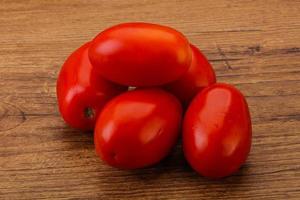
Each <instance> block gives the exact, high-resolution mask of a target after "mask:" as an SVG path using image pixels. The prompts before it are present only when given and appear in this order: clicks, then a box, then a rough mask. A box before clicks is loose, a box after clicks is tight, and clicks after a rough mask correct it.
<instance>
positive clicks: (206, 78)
mask: <svg viewBox="0 0 300 200" xmlns="http://www.w3.org/2000/svg"><path fill="white" fill-rule="evenodd" d="M191 49H192V63H191V66H190V68H189V70H188V71H187V72H186V73H185V74H184V75H183V76H182V77H181V78H180V79H179V80H176V81H174V82H172V83H170V84H167V85H166V86H165V89H167V90H168V91H169V92H171V93H172V94H174V95H175V96H176V97H177V98H179V99H180V100H181V102H182V103H183V104H184V105H188V104H189V102H190V101H191V100H192V99H193V97H194V96H195V95H196V94H197V93H198V92H199V91H201V90H202V89H203V88H205V87H207V86H209V85H211V84H213V83H215V82H216V75H215V72H214V70H213V68H212V66H211V65H210V64H209V62H208V60H207V59H206V58H205V56H204V55H203V54H202V53H201V52H200V50H199V49H198V48H197V47H195V46H194V45H191Z"/></svg>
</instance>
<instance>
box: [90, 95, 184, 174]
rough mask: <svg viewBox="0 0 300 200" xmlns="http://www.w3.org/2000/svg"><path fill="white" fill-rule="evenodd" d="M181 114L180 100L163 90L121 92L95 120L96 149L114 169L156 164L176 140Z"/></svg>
mask: <svg viewBox="0 0 300 200" xmlns="http://www.w3.org/2000/svg"><path fill="white" fill-rule="evenodd" d="M181 115H182V108H181V104H180V102H179V101H178V100H177V99H176V97H174V96H173V95H171V94H169V93H167V92H165V91H164V90H161V89H138V90H133V91H128V92H126V93H123V94H121V95H119V96H117V97H115V98H114V99H113V100H111V101H110V102H109V103H108V104H107V105H106V106H105V107H104V108H103V110H102V112H101V114H100V116H99V118H98V120H97V122H96V128H95V133H94V137H95V139H94V141H95V146H96V152H97V154H98V155H99V156H100V157H101V158H102V160H104V161H105V162H106V163H108V164H109V165H111V166H114V167H117V168H122V169H135V168H142V167H146V166H149V165H152V164H155V163H157V162H159V161H160V160H161V159H163V158H164V157H165V156H166V155H167V154H168V152H169V151H170V150H171V148H172V147H173V146H174V144H175V143H176V140H177V137H178V132H179V128H180V123H181Z"/></svg>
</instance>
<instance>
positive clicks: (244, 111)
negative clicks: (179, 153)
mask: <svg viewBox="0 0 300 200" xmlns="http://www.w3.org/2000/svg"><path fill="white" fill-rule="evenodd" d="M251 137H252V130H251V119H250V114H249V110H248V105H247V102H246V100H245V98H244V97H243V95H242V94H241V93H240V92H239V91H238V90H237V89H236V88H234V87H233V86H230V85H228V84H223V83H218V84H214V85H211V86H209V87H207V88H205V89H204V90H203V91H202V92H200V93H199V94H198V95H197V96H196V97H195V98H194V100H193V101H192V103H191V105H190V106H189V108H188V110H187V112H186V114H185V117H184V124H183V148H184V154H185V157H186V159H187V160H188V162H189V163H190V165H191V166H192V167H193V168H194V169H195V170H196V171H197V172H198V173H200V174H201V175H203V176H206V177H209V178H221V177H225V176H228V175H230V174H232V173H234V172H235V171H237V170H238V168H239V167H240V166H241V165H242V164H243V163H244V162H245V160H246V158H247V156H248V154H249V151H250V147H251Z"/></svg>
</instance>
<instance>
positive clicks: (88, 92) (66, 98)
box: [56, 43, 127, 130]
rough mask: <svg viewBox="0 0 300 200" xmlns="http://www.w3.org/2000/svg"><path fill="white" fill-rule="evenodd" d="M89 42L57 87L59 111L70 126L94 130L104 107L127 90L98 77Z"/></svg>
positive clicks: (73, 58)
mask: <svg viewBox="0 0 300 200" xmlns="http://www.w3.org/2000/svg"><path fill="white" fill-rule="evenodd" d="M89 46H90V43H86V44H84V45H83V46H81V47H80V48H79V49H77V50H76V51H75V52H73V53H72V54H71V55H70V57H69V58H68V59H67V60H66V61H65V63H64V65H63V67H62V69H61V71H60V73H59V76H58V79H57V85H56V91H57V99H58V105H59V110H60V113H61V115H62V117H63V118H64V120H65V121H66V123H67V124H69V125H70V126H72V127H74V128H79V129H83V130H91V129H93V128H94V126H95V121H96V116H97V115H98V113H99V111H100V110H101V109H102V107H103V105H104V104H105V103H106V102H107V101H108V100H110V99H111V98H112V97H114V96H115V95H117V94H119V93H121V92H122V91H125V90H126V89H127V87H124V86H119V85H116V84H114V83H111V82H108V81H106V80H104V79H103V78H101V77H98V75H95V72H94V70H93V69H94V68H93V66H92V65H91V63H90V61H89V58H88V47H89Z"/></svg>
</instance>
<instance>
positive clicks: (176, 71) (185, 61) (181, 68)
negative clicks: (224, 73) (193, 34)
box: [89, 23, 191, 86]
mask: <svg viewBox="0 0 300 200" xmlns="http://www.w3.org/2000/svg"><path fill="white" fill-rule="evenodd" d="M89 57H90V60H91V62H92V64H93V65H95V66H96V69H97V71H98V73H99V74H100V75H102V76H103V77H104V78H106V79H108V80H111V81H114V82H117V83H120V84H124V85H129V86H154V85H162V84H165V83H168V82H171V81H174V80H176V79H178V78H179V77H180V76H182V75H183V74H184V73H185V72H186V71H187V70H188V68H189V66H190V63H191V50H190V46H189V43H188V41H187V39H186V38H185V37H184V36H183V35H182V34H181V33H179V32H178V31H176V30H174V29H172V28H169V27H166V26H161V25H156V24H148V23H125V24H120V25H116V26H113V27H111V28H109V29H106V30H104V31H103V32H101V33H100V34H99V35H98V36H96V37H95V39H94V40H93V42H92V45H91V47H90V50H89Z"/></svg>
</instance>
